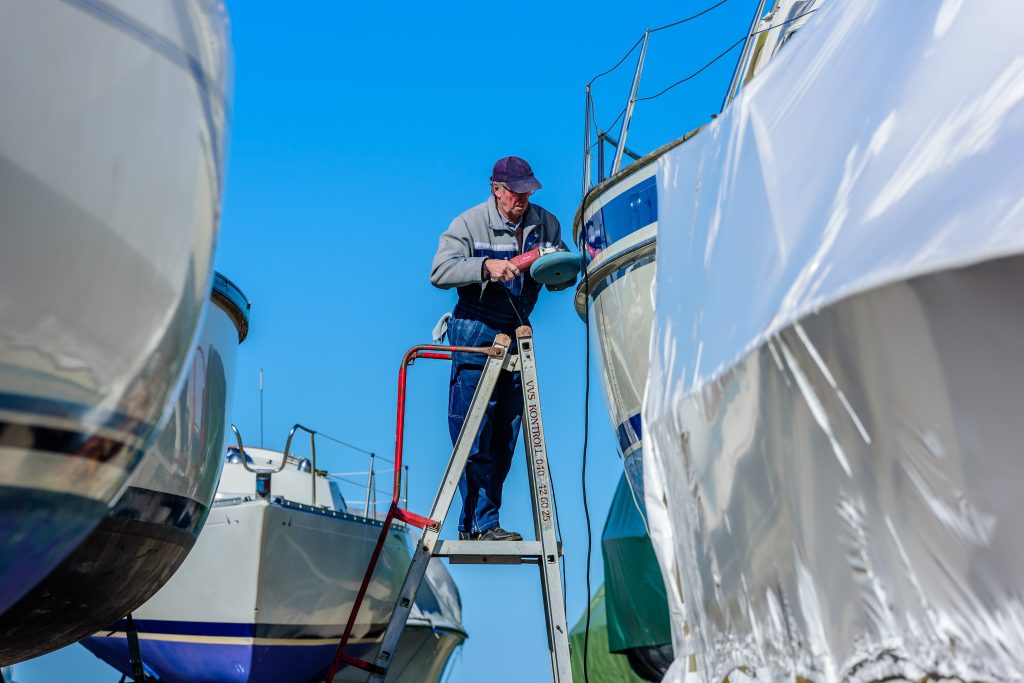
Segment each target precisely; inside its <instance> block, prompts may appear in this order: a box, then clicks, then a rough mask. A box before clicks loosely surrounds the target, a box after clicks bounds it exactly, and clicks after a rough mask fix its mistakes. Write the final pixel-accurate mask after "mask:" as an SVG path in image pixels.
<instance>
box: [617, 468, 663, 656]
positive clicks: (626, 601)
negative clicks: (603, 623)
mask: <svg viewBox="0 0 1024 683" xmlns="http://www.w3.org/2000/svg"><path fill="white" fill-rule="evenodd" d="M601 551H602V552H601V554H602V556H603V557H604V591H605V600H606V610H607V624H608V625H607V631H608V647H609V648H610V649H611V651H612V652H621V651H622V650H628V649H630V648H636V647H647V646H653V645H664V644H666V643H671V642H672V627H671V626H670V624H669V617H668V598H667V596H666V594H665V584H664V582H663V581H662V579H661V569H660V568H659V567H658V559H657V557H656V556H655V554H654V546H652V545H651V539H650V537H648V535H647V529H646V528H645V527H644V521H643V518H642V517H641V516H640V512H639V511H638V510H637V508H636V505H635V504H634V502H633V494H632V492H631V491H630V489H629V484H628V483H627V482H626V477H625V475H623V476H622V477H621V478H620V479H619V486H618V488H617V489H616V490H615V497H614V499H612V505H611V508H610V509H609V510H608V521H607V522H605V525H604V533H602V535H601Z"/></svg>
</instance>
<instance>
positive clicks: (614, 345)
mask: <svg viewBox="0 0 1024 683" xmlns="http://www.w3.org/2000/svg"><path fill="white" fill-rule="evenodd" d="M655 169H656V165H655V164H653V163H651V164H648V165H644V166H640V167H639V168H631V169H627V170H626V171H624V172H623V174H621V175H620V176H617V177H616V178H614V179H612V180H610V181H608V182H607V183H606V184H604V185H602V186H601V187H598V188H597V189H596V190H595V191H594V192H593V193H592V195H593V197H592V199H591V200H590V201H589V202H588V203H587V205H586V206H585V207H584V208H583V211H582V219H583V226H582V227H581V225H580V223H579V221H577V226H576V235H577V240H579V237H580V234H581V230H582V231H583V235H584V236H585V238H586V243H587V250H588V253H589V255H590V256H591V257H592V259H591V261H590V263H589V265H588V267H587V272H588V274H589V275H588V278H587V280H586V281H581V282H580V284H579V286H578V287H577V289H576V309H577V312H579V313H580V315H581V316H582V315H583V309H584V306H587V307H588V308H587V314H588V315H589V324H590V326H591V329H592V335H593V338H594V340H595V341H596V342H597V343H596V345H595V348H596V350H597V351H598V357H599V359H600V367H601V370H602V373H601V377H602V380H603V384H604V390H605V399H606V402H607V407H608V414H609V417H610V418H611V423H612V426H613V427H614V429H615V437H616V445H617V446H618V450H619V455H621V456H622V462H623V468H624V469H625V472H626V477H627V481H628V482H629V485H630V488H631V489H632V491H633V493H634V498H635V500H636V501H637V503H638V505H640V506H641V508H642V506H643V480H644V478H643V445H642V437H643V431H642V425H641V419H640V409H641V405H642V403H643V396H644V387H645V385H646V383H647V366H648V361H647V359H648V354H649V353H650V345H651V325H652V321H653V317H654V302H653V299H652V296H651V283H652V282H653V280H654V274H655V271H656V240H657V233H658V222H657V218H658V204H657V191H656V186H655V184H654V175H655Z"/></svg>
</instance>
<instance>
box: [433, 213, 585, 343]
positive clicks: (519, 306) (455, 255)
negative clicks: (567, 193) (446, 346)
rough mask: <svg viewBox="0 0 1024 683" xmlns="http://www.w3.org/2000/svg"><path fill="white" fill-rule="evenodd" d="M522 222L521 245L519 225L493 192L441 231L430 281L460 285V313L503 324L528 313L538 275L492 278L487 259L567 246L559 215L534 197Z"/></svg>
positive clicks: (442, 285) (534, 299) (446, 285)
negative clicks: (515, 227) (485, 269)
mask: <svg viewBox="0 0 1024 683" xmlns="http://www.w3.org/2000/svg"><path fill="white" fill-rule="evenodd" d="M522 225H523V248H522V250H520V248H519V244H518V243H517V242H516V235H515V231H514V230H512V229H510V228H509V227H508V226H507V225H505V219H504V218H503V217H502V216H501V214H500V213H499V212H498V206H497V204H496V203H495V199H494V197H493V196H492V197H490V198H489V199H488V200H487V201H485V202H483V203H481V204H478V205H477V206H474V207H473V208H472V209H469V210H468V211H465V212H464V213H462V214H460V215H459V216H457V217H456V218H455V220H453V221H452V223H451V225H450V226H448V229H447V230H446V231H445V232H444V234H442V235H441V239H440V241H439V242H438V245H437V253H436V254H435V255H434V264H433V267H432V268H431V271H430V282H431V283H432V284H433V285H434V286H435V287H440V288H441V289H451V288H452V287H457V288H458V290H459V306H458V307H456V312H455V314H456V316H458V317H468V316H473V317H479V318H481V319H485V320H489V321H490V322H492V323H494V324H498V323H500V324H501V326H504V324H505V323H506V322H509V321H513V320H516V321H517V320H523V321H525V320H526V319H527V318H528V317H529V315H530V313H531V312H532V311H533V307H534V305H535V304H536V303H537V295H538V293H539V291H540V284H539V283H538V282H537V281H536V280H534V279H533V278H531V277H530V276H529V275H528V274H525V273H524V274H522V275H520V276H519V277H517V278H515V279H514V280H512V281H510V282H505V283H501V282H493V283H488V282H487V280H486V279H485V278H484V273H483V263H484V260H485V259H489V258H499V259H510V258H512V257H513V256H516V255H518V254H520V253H522V252H526V251H530V250H531V249H533V248H535V247H550V246H559V245H560V246H562V247H563V248H565V245H564V243H563V242H562V237H561V231H562V229H561V226H560V225H559V223H558V219H557V218H555V216H554V215H553V214H552V213H550V212H549V211H547V210H546V209H544V208H543V207H540V206H537V205H536V204H533V203H531V204H530V205H529V206H528V207H527V209H526V213H525V214H524V215H523V221H522ZM460 309H461V312H460Z"/></svg>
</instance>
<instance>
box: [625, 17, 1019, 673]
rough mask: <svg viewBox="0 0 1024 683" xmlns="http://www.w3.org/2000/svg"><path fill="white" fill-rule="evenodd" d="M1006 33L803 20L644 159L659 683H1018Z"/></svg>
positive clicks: (1013, 156)
mask: <svg viewBox="0 0 1024 683" xmlns="http://www.w3.org/2000/svg"><path fill="white" fill-rule="evenodd" d="M1019 11H1020V7H1019V5H1018V3H1016V2H1013V1H1012V0H993V1H992V2H986V3H956V2H948V3H892V2H885V1H884V0H864V1H863V2H855V3H847V2H835V3H828V2H826V3H823V4H822V6H821V8H820V9H819V10H818V11H816V12H815V14H814V15H813V17H812V18H811V19H810V20H809V21H808V23H807V25H806V26H805V27H804V28H803V29H801V31H800V33H799V34H798V35H797V36H796V37H795V38H794V39H793V40H792V41H790V43H788V44H787V45H786V47H785V48H784V49H782V50H781V51H780V53H779V55H778V56H777V57H776V58H775V59H773V60H772V63H771V64H770V65H769V66H768V67H767V68H766V69H765V71H764V72H763V73H762V74H761V75H760V76H759V77H758V78H757V79H755V80H754V81H752V82H751V84H750V85H749V86H748V87H747V88H746V90H744V91H743V92H742V93H741V94H740V96H739V97H738V99H737V100H736V101H735V102H734V103H733V104H732V105H731V107H730V108H729V109H727V110H726V112H725V113H724V114H723V115H722V116H720V117H718V119H717V120H716V121H715V122H714V123H712V124H711V125H710V126H708V127H707V128H706V129H705V130H704V131H702V132H701V133H700V134H698V135H697V136H696V137H695V138H693V139H691V140H690V141H688V142H687V143H685V144H683V145H682V146H680V147H679V148H677V149H675V150H673V151H671V152H669V153H667V154H665V155H664V156H662V157H661V158H660V159H659V161H658V193H659V202H660V206H659V209H660V215H659V219H660V220H659V224H660V228H661V229H660V232H659V240H658V261H659V262H658V274H657V282H656V290H657V291H656V307H655V326H654V333H653V337H652V348H651V363H650V369H649V375H648V383H647V391H646V395H645V400H644V410H643V417H644V428H645V432H644V458H645V469H644V476H645V487H646V488H645V495H646V503H647V513H648V520H649V522H650V531H651V537H652V540H653V542H654V545H655V548H656V550H657V553H658V557H659V562H660V564H661V566H662V570H663V576H664V578H665V584H666V588H668V592H669V600H670V603H671V604H670V610H671V614H672V617H673V638H674V642H675V645H676V648H675V652H676V657H677V660H676V662H675V664H674V665H673V667H672V669H671V670H670V672H669V675H668V676H667V677H666V681H671V682H674V681H680V680H682V677H683V674H684V673H685V671H686V665H687V660H688V659H689V657H688V656H689V655H691V654H693V655H696V657H697V659H698V663H699V668H700V675H701V677H702V678H703V680H705V681H721V680H722V679H723V678H725V677H726V676H732V675H733V673H734V672H735V671H736V670H737V669H738V668H742V670H743V672H744V673H745V674H746V675H748V676H755V677H756V678H757V679H758V680H763V681H792V680H794V679H805V680H812V681H850V682H853V683H858V682H868V681H878V680H892V679H906V680H924V679H926V678H927V679H931V678H933V677H939V678H941V677H949V678H957V679H960V680H972V681H973V680H982V681H1006V680H1015V681H1016V680H1024V656H1022V654H1021V653H1022V652H1024V603H1022V601H1021V597H1022V595H1024V581H1022V579H1021V577H1022V576H1024V574H1022V572H1021V566H1022V562H1024V541H1022V538H1024V537H1022V535H1021V534H1020V532H1019V526H1020V521H1019V520H1020V519H1021V517H1022V512H1024V508H1022V505H1021V500H1020V495H1019V493H1018V492H1017V491H1018V490H1019V488H1020V482H1021V481H1024V459H1022V458H1021V457H1020V456H1021V444H1022V443H1024V427H1022V420H1021V419H1020V415H1021V412H1022V408H1024V400H1022V398H1021V397H1022V395H1024V362H1021V358H1020V351H1019V346H1020V340H1021V339H1022V338H1024V313H1022V308H1021V305H1020V295H1019V293H1020V292H1021V291H1022V287H1024V201H1022V199H1021V187H1024V166H1022V165H1021V163H1020V158H1021V153H1022V150H1024V48H1022V44H1021V41H1020V37H1019V35H1018V31H1017V30H1016V26H1015V25H1014V24H1008V23H1007V21H1006V17H1007V16H1011V15H1012V16H1018V15H1019ZM684 594H685V598H686V601H685V603H683V595H684Z"/></svg>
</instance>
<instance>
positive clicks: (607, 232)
mask: <svg viewBox="0 0 1024 683" xmlns="http://www.w3.org/2000/svg"><path fill="white" fill-rule="evenodd" d="M816 4H818V0H777V1H776V2H775V3H774V5H773V6H772V7H771V9H770V11H769V12H768V13H767V14H764V17H763V21H758V23H757V24H756V25H755V27H753V28H752V29H751V30H752V31H754V30H759V31H760V32H759V33H757V35H756V38H755V39H753V40H751V41H750V45H749V51H745V52H744V55H745V56H744V57H743V58H741V61H740V64H739V65H738V66H737V71H736V75H735V77H734V84H733V86H734V88H735V87H738V86H739V85H740V84H742V83H745V82H747V81H749V80H750V79H752V78H754V76H756V75H757V74H758V73H760V72H761V70H763V69H764V68H765V66H767V64H768V63H769V62H770V60H771V59H772V57H774V56H775V54H777V53H778V51H779V49H780V48H781V47H782V45H783V44H784V43H785V42H786V41H787V40H788V39H789V38H790V37H791V36H792V35H793V34H794V33H795V32H796V31H797V30H799V29H800V27H802V26H803V25H804V23H806V21H807V15H808V14H809V13H810V11H813V8H814V6H815V5H816ZM763 8H764V3H761V7H760V9H759V11H758V13H759V15H760V14H762V11H761V10H763ZM769 27H770V28H769ZM641 65H642V61H641ZM637 78H638V79H639V75H638V76H637ZM700 130H701V128H698V129H696V130H694V131H691V132H689V133H687V134H686V135H684V136H682V137H680V138H677V139H675V140H673V141H671V142H669V143H667V144H665V145H664V146H662V147H660V148H658V149H656V150H654V151H653V152H651V153H649V154H646V155H644V156H642V157H635V158H634V161H633V162H632V163H629V164H628V165H626V166H625V167H624V168H622V170H621V171H619V170H617V169H614V168H613V171H614V172H613V174H612V175H611V177H609V178H604V177H603V174H604V169H603V168H602V169H599V172H598V180H599V181H600V182H599V183H598V184H597V185H595V186H593V187H590V188H588V191H587V193H586V197H585V198H584V201H583V203H582V204H581V206H580V207H579V209H578V210H577V212H576V216H575V219H574V221H573V235H574V238H575V242H576V244H579V245H581V246H582V248H583V250H584V251H585V252H586V255H587V259H588V265H587V277H586V278H585V279H581V280H580V284H579V285H578V286H577V288H576V299H575V304H576V312H577V313H578V314H579V315H580V317H581V318H583V317H586V316H589V323H590V324H591V325H593V329H594V334H595V338H596V341H597V349H598V351H599V354H600V363H601V370H602V377H603V379H604V388H605V398H606V400H607V405H608V412H609V416H610V418H611V422H612V425H613V426H614V428H615V436H616V442H617V445H618V449H619V454H620V455H621V456H622V459H623V467H624V469H625V472H626V477H627V481H628V482H629V484H630V487H631V489H632V491H633V495H634V498H635V500H636V502H637V504H638V505H639V506H640V508H641V511H642V509H643V500H644V488H643V481H644V475H643V460H644V459H643V425H642V419H641V405H642V403H643V397H644V390H645V387H646V385H647V369H648V356H649V354H650V347H651V329H652V321H653V318H654V297H653V292H652V283H653V282H654V278H655V273H656V271H657V242H658V213H659V206H658V188H657V183H656V171H657V162H658V159H659V158H661V157H662V156H664V155H665V154H666V153H668V152H669V151H671V150H673V149H675V148H676V147H678V146H679V145H682V144H683V143H685V142H686V141H687V140H689V139H691V138H692V137H693V136H695V135H696V134H698V133H699V132H700ZM602 136H603V139H602V140H599V144H602V145H603V144H605V143H604V140H609V141H611V140H612V138H611V137H610V136H608V135H607V134H602ZM612 144H613V145H614V144H616V143H614V142H613V143H612ZM625 154H627V152H626V150H625V149H624V150H623V155H622V158H624V157H625ZM628 154H632V153H631V152H628ZM601 163H603V161H602V162H601ZM589 165H590V161H589V158H588V161H587V167H588V170H589Z"/></svg>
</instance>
